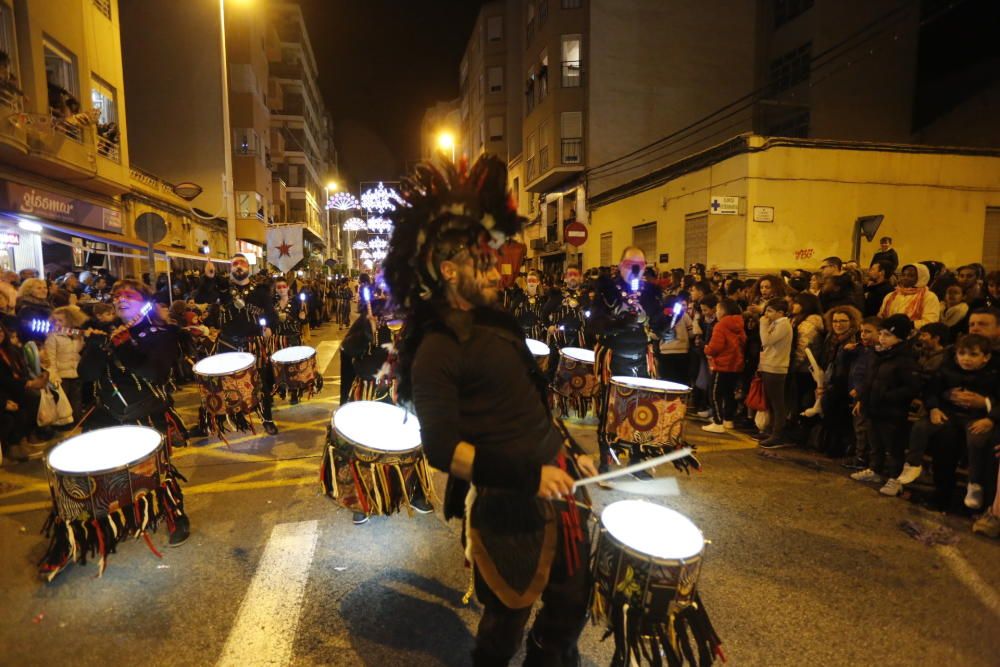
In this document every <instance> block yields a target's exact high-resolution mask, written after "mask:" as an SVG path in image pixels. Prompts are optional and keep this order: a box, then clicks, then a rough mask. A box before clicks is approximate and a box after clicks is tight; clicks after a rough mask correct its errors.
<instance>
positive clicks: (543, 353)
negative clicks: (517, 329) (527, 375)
mask: <svg viewBox="0 0 1000 667" xmlns="http://www.w3.org/2000/svg"><path fill="white" fill-rule="evenodd" d="M524 342H525V343H527V345H528V351H529V352H531V354H532V355H533V356H536V357H547V356H549V353H550V352H551V351H552V350H551V348H549V346H548V345H546V344H545V343H543V342H542V341H540V340H537V339H535V338H525V339H524Z"/></svg>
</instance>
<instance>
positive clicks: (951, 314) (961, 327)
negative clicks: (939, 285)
mask: <svg viewBox="0 0 1000 667" xmlns="http://www.w3.org/2000/svg"><path fill="white" fill-rule="evenodd" d="M941 322H942V324H944V325H945V326H947V327H948V328H949V329H951V331H952V333H953V334H955V333H964V332H965V330H967V329H968V328H969V304H968V303H966V302H965V295H964V293H963V292H962V288H961V287H960V286H958V285H952V286H951V287H949V288H948V289H947V290H945V293H944V305H943V307H942V309H941Z"/></svg>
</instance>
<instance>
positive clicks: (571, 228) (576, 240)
mask: <svg viewBox="0 0 1000 667" xmlns="http://www.w3.org/2000/svg"><path fill="white" fill-rule="evenodd" d="M587 234H588V232H587V225H585V224H583V223H582V222H571V223H569V224H568V225H566V227H565V228H564V229H563V238H565V239H566V243H569V244H570V245H573V246H576V247H577V248H579V247H580V246H582V245H583V244H584V243H586V242H587Z"/></svg>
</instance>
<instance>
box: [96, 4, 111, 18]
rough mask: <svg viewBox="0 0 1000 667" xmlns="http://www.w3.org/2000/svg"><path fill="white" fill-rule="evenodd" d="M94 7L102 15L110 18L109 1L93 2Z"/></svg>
mask: <svg viewBox="0 0 1000 667" xmlns="http://www.w3.org/2000/svg"><path fill="white" fill-rule="evenodd" d="M94 6H95V7H97V9H98V10H99V11H100V12H101V13H102V14H104V15H105V16H107V17H108V18H111V0H94Z"/></svg>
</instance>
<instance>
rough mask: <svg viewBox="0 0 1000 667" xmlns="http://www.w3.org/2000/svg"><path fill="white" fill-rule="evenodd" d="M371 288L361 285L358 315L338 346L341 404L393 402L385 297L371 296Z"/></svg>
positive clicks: (390, 335)
mask: <svg viewBox="0 0 1000 667" xmlns="http://www.w3.org/2000/svg"><path fill="white" fill-rule="evenodd" d="M371 289H372V288H371V286H370V285H367V284H365V285H362V286H361V295H360V298H359V300H358V301H359V303H358V310H359V312H360V315H359V316H358V319H356V320H354V323H353V324H352V325H351V328H350V329H348V330H347V334H346V335H345V336H344V342H343V343H341V346H340V363H341V369H340V370H341V372H340V382H341V385H340V387H341V390H340V391H341V401H340V403H341V405H343V404H344V403H347V402H348V401H387V402H390V403H394V402H395V398H394V396H393V389H394V387H393V378H392V374H391V372H390V371H389V361H390V356H391V355H392V354H393V352H394V347H393V335H392V331H391V330H390V329H389V326H388V318H387V317H386V312H385V308H386V300H385V298H374V297H371V296H370V294H371Z"/></svg>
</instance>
